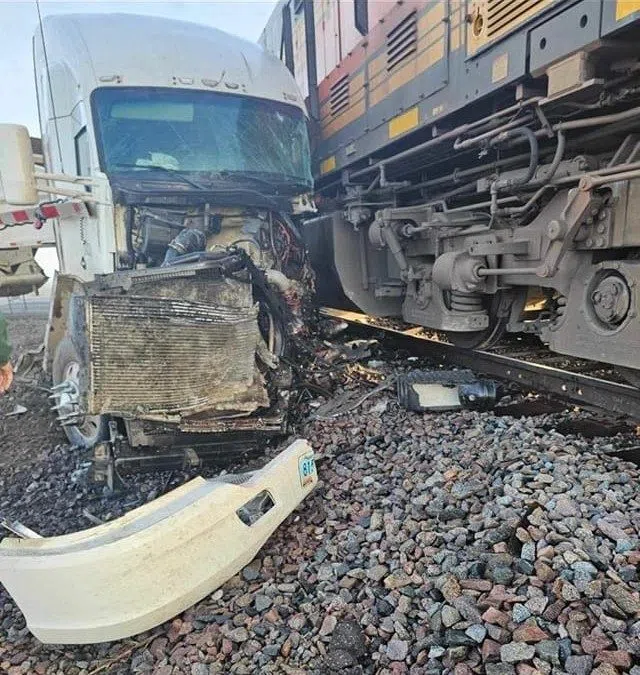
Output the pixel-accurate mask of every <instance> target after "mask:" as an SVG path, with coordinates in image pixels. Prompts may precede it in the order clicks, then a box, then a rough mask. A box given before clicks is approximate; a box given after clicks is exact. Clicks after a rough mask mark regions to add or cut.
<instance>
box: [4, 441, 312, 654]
mask: <svg viewBox="0 0 640 675" xmlns="http://www.w3.org/2000/svg"><path fill="white" fill-rule="evenodd" d="M316 482H317V473H316V468H315V461H314V457H313V451H312V449H311V447H310V445H309V444H308V443H307V442H306V441H302V440H298V441H295V442H294V443H292V444H291V445H290V446H289V447H288V448H286V449H285V450H283V451H282V452H281V453H280V454H279V455H278V456H277V457H275V458H274V459H273V460H272V461H270V462H269V463H268V464H267V465H266V466H265V467H264V468H263V469H261V470H260V471H257V472H255V473H252V474H245V475H243V476H234V475H227V476H224V477H223V478H222V479H214V480H205V479H203V478H196V479H194V480H192V481H190V482H189V483H186V484H185V485H182V486H181V487H179V488H177V489H176V490H173V491H172V492H170V493H168V494H166V495H163V496H162V497H159V498H158V499H156V500H154V501H153V502H150V503H149V504H145V505H144V506H141V507H139V508H137V509H135V510H134V511H131V512H130V513H128V514H126V515H125V516H123V517H122V518H118V519H117V520H114V521H111V522H109V523H105V524H103V525H99V526H97V527H94V528H91V529H88V530H83V531H81V532H76V533H73V534H68V535H63V536H60V537H51V538H41V539H15V538H11V537H9V538H6V539H4V540H3V541H2V542H1V543H0V582H1V583H2V584H3V585H4V586H5V588H6V589H7V590H8V591H9V593H10V594H11V596H12V597H13V599H14V600H15V601H16V603H17V605H18V606H19V607H20V609H21V610H22V613H23V614H24V615H25V618H26V621H27V626H28V627H29V629H30V630H31V632H32V633H33V634H34V635H35V636H36V637H37V638H38V639H40V640H41V641H42V642H45V643H58V644H85V643H91V642H103V641H107V640H118V639H121V638H124V637H128V636H131V635H134V634H136V633H140V632H142V631H145V630H148V629H150V628H153V627H154V626H157V625H158V624H160V623H162V622H164V621H166V620H168V619H170V618H172V617H173V616H175V615H176V614H179V613H180V612H182V611H183V610H185V609H187V608H188V607H190V606H191V605H192V604H194V603H195V602H197V601H198V600H200V599H202V598H204V597H205V596H207V595H208V594H210V593H211V592H212V591H214V590H215V589H216V588H218V587H219V586H220V585H222V584H223V583H224V582H225V581H226V580H227V579H229V578H230V577H232V576H233V575H234V574H236V573H237V572H238V571H239V570H240V569H242V568H243V567H244V566H245V565H247V564H248V563H249V562H250V561H251V560H252V559H253V558H254V557H255V555H256V553H257V552H258V551H259V550H260V548H261V547H262V546H263V545H264V543H265V542H266V540H267V539H268V538H269V536H270V535H271V534H272V533H273V531H274V530H275V529H276V528H277V527H278V525H279V524H280V523H281V522H282V521H283V520H284V519H285V518H286V517H287V516H288V515H289V514H290V513H291V511H293V509H294V508H295V507H296V506H297V505H298V504H299V503H300V502H301V501H302V500H303V499H304V498H305V497H306V496H307V495H308V494H309V492H311V490H312V489H313V487H314V485H315V484H316Z"/></svg>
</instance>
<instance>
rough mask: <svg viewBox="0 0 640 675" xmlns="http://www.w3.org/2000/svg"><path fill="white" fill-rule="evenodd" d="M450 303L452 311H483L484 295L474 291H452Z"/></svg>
mask: <svg viewBox="0 0 640 675" xmlns="http://www.w3.org/2000/svg"><path fill="white" fill-rule="evenodd" d="M450 303H451V311H452V312H462V313H465V314H466V313H471V312H481V311H482V296H480V295H477V294H474V293H460V292H458V291H451V299H450Z"/></svg>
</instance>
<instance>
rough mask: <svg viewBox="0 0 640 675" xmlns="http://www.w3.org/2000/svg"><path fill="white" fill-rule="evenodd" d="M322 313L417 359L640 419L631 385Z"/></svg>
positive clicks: (637, 392)
mask: <svg viewBox="0 0 640 675" xmlns="http://www.w3.org/2000/svg"><path fill="white" fill-rule="evenodd" d="M320 313H321V314H322V315H323V316H325V317H329V318H332V319H341V320H342V321H346V322H347V323H350V324H352V325H356V326H364V327H366V328H370V329H375V330H379V331H383V332H385V333H387V334H388V335H389V336H390V337H391V338H392V339H393V340H394V341H397V342H399V343H400V344H402V345H403V346H406V347H407V348H408V349H409V350H410V351H411V352H412V353H413V354H415V355H420V356H424V357H427V358H433V359H441V360H444V361H446V362H448V363H451V364H455V365H457V366H463V367H464V368H469V369H471V370H474V371H476V372H479V373H482V374H484V375H490V376H492V377H496V378H498V379H502V380H509V381H511V382H516V383H518V384H520V385H522V386H526V387H531V388H533V389H536V390H543V391H547V392H549V393H552V394H555V395H557V396H559V397H561V398H566V399H569V400H572V401H576V402H578V403H582V404H585V405H591V406H595V407H597V408H602V409H604V410H607V411H609V412H616V413H619V414H621V415H628V416H629V417H632V418H635V419H640V389H637V388H636V387H632V386H630V385H628V384H620V383H617V382H611V381H609V380H603V379H600V378H597V377H591V376H590V375H582V374H580V373H573V372H570V371H567V370H562V369H560V368H553V367H551V366H545V365H543V364H540V363H531V362H529V361H523V360H521V359H515V358H512V357H510V356H503V355H501V354H494V353H492V352H486V351H476V350H464V349H460V348H458V347H455V346H454V345H452V344H449V343H448V342H441V341H438V340H434V339H431V338H428V337H425V336H424V335H420V331H421V330H422V328H419V327H416V328H409V329H407V330H400V329H397V328H390V327H386V326H380V325H379V324H377V323H376V321H375V319H372V318H371V317H368V316H366V315H365V314H359V313H358V312H350V311H343V310H338V309H333V308H330V307H323V308H321V310H320Z"/></svg>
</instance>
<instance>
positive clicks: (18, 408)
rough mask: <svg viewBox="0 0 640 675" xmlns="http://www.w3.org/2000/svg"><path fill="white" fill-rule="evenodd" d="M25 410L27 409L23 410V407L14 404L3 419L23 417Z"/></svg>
mask: <svg viewBox="0 0 640 675" xmlns="http://www.w3.org/2000/svg"><path fill="white" fill-rule="evenodd" d="M27 410H28V408H25V406H23V405H20V404H19V403H16V405H15V406H14V408H13V410H11V412H8V413H5V417H17V416H18V415H24V414H25V413H26V412H27Z"/></svg>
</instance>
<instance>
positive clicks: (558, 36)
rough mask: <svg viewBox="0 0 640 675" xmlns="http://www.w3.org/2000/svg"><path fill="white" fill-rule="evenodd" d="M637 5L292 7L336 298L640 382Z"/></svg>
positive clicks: (282, 40)
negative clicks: (530, 344) (536, 342)
mask: <svg viewBox="0 0 640 675" xmlns="http://www.w3.org/2000/svg"><path fill="white" fill-rule="evenodd" d="M639 37H640V2H639V1H638V0H581V1H575V0H466V1H464V0H403V1H399V2H394V3H391V2H376V1H372V0H369V1H367V0H365V1H363V2H361V1H359V0H352V1H342V0H341V1H340V2H337V0H334V1H331V0H321V1H315V2H313V1H308V2H305V1H301V0H282V1H281V2H280V3H279V4H278V5H277V7H276V8H275V10H274V13H273V15H272V17H271V19H270V21H269V23H268V24H267V26H266V28H265V30H264V32H263V34H262V37H261V43H262V45H263V47H264V48H265V49H267V50H268V51H271V52H272V53H275V54H276V55H277V56H279V57H280V58H281V59H282V60H283V61H284V62H285V63H286V64H287V66H288V67H289V68H290V70H291V71H292V72H293V73H294V75H295V77H296V79H297V80H298V83H299V85H300V87H301V88H302V90H303V91H304V94H305V95H306V96H307V105H308V107H309V110H310V113H311V116H312V125H313V130H312V131H313V139H314V140H313V144H314V148H313V152H314V158H315V163H314V166H315V180H316V191H317V203H318V206H319V209H320V213H319V215H318V216H317V217H314V218H313V219H311V220H308V221H307V223H306V224H305V227H304V236H305V238H306V241H307V245H308V248H309V251H310V256H311V260H312V263H313V264H314V266H315V269H316V273H317V287H318V292H319V294H320V300H321V301H322V302H323V303H325V304H328V305H332V306H338V307H344V308H349V307H350V308H353V307H356V308H358V309H359V310H360V311H362V312H365V313H367V314H369V315H373V316H378V317H397V318H401V319H403V320H404V321H406V322H409V323H411V324H415V325H419V326H424V327H427V328H429V329H433V330H435V331H439V332H442V333H444V334H446V337H447V339H448V340H449V341H450V342H452V343H453V344H455V345H458V346H460V347H464V348H474V349H478V348H487V347H489V346H491V345H492V344H494V343H495V342H496V341H497V340H499V339H500V338H501V337H502V336H503V335H504V333H505V332H510V333H530V334H534V335H537V336H539V338H540V339H541V340H542V341H543V342H544V343H546V344H548V346H549V348H550V349H551V350H553V351H555V352H559V353H562V354H566V355H570V356H574V357H581V358H585V359H589V360H596V361H600V362H605V363H608V364H611V365H612V366H613V367H615V368H616V369H619V370H620V371H621V372H622V373H623V374H624V375H625V377H626V378H627V379H628V380H630V381H631V382H634V383H637V382H638V381H640V350H638V349H636V348H634V347H635V346H637V345H638V344H639V342H640V323H639V320H638V309H639V303H640V298H639V295H638V282H640V49H639V48H638V38H639Z"/></svg>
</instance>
